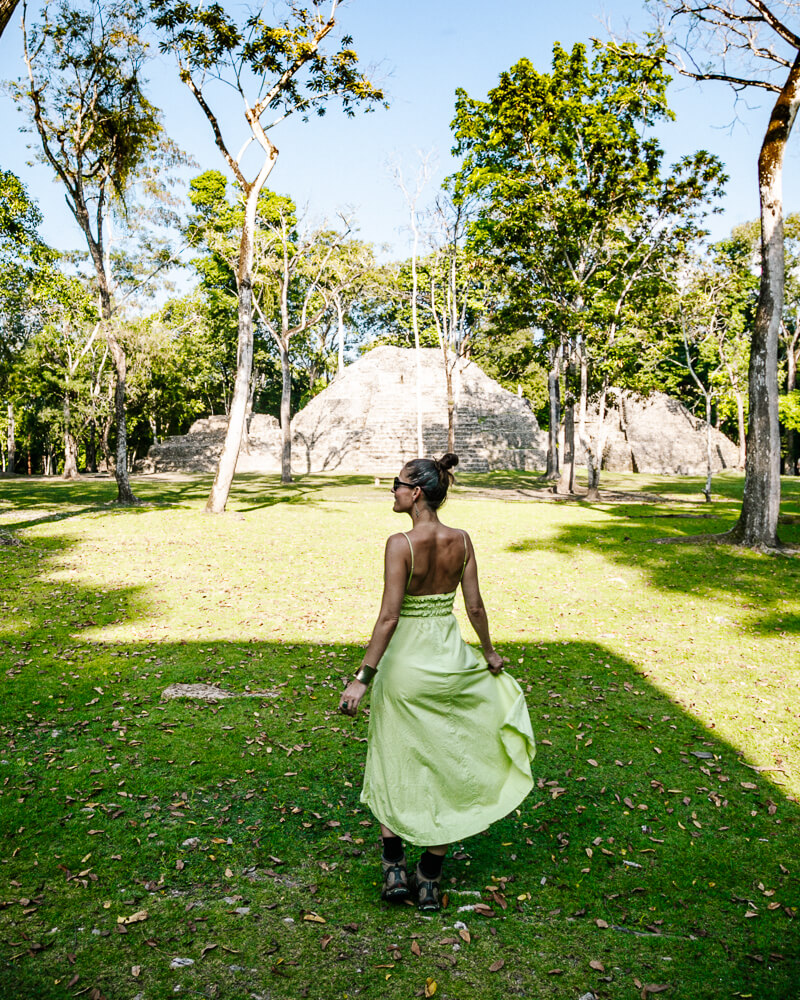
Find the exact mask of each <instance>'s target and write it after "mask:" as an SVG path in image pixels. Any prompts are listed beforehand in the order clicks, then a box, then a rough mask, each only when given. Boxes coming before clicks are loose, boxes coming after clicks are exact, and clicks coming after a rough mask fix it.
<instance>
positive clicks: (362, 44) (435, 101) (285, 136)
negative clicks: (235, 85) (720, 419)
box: [0, 0, 800, 255]
mask: <svg viewBox="0 0 800 1000" xmlns="http://www.w3.org/2000/svg"><path fill="white" fill-rule="evenodd" d="M36 6H37V4H36V3H35V0H34V2H33V3H32V4H31V7H32V8H33V9H35V8H36ZM18 13H19V12H18ZM340 16H341V25H342V29H343V30H344V31H346V32H347V33H348V34H351V35H352V36H353V39H354V47H355V48H356V50H357V51H358V53H359V56H360V58H361V62H362V64H363V65H364V66H365V67H368V68H370V69H371V72H372V75H373V77H374V78H377V80H378V81H379V82H380V83H381V85H382V86H383V87H384V88H385V90H386V92H387V95H388V97H389V100H390V104H391V107H390V109H389V110H388V111H385V110H378V111H375V112H373V113H372V114H368V115H363V114H359V115H357V117H356V118H355V119H346V118H345V117H344V116H343V115H342V114H341V113H340V112H339V111H338V110H337V109H336V108H334V107H331V109H330V111H329V112H328V114H327V116H326V117H325V118H324V119H313V120H312V121H311V122H309V123H308V124H307V125H304V124H302V123H301V122H299V121H297V122H294V121H291V120H290V121H287V122H285V123H283V124H281V125H280V126H279V127H278V128H277V129H276V130H275V131H274V133H273V139H274V141H275V142H276V144H277V146H278V148H279V149H280V157H279V160H278V163H277V165H276V167H275V169H274V170H273V172H272V175H271V177H270V180H269V185H270V186H271V187H272V188H273V189H274V190H276V191H278V192H280V193H284V194H288V195H290V196H291V197H292V198H294V199H295V201H296V202H297V203H298V204H300V205H307V206H308V211H309V214H310V216H312V217H314V218H321V217H326V216H327V217H331V216H333V215H334V213H335V212H336V211H337V210H339V209H352V210H354V212H355V216H356V219H357V221H358V224H359V229H360V235H361V236H362V238H364V239H367V240H370V241H372V242H374V243H376V244H388V245H389V247H390V249H391V252H392V253H393V254H397V255H400V254H404V253H405V252H406V249H407V246H408V241H409V237H408V233H407V232H406V230H405V228H404V227H405V223H406V219H407V209H406V207H405V203H404V201H403V196H402V194H401V193H400V191H399V190H398V189H397V187H396V185H395V182H394V181H393V180H392V178H391V176H390V172H389V163H390V162H391V161H392V160H399V161H400V162H402V163H403V164H404V169H405V171H406V173H407V174H409V175H412V174H413V173H414V172H415V171H416V169H417V165H418V163H419V154H420V152H422V153H430V154H432V157H433V159H434V161H435V162H436V164H437V169H436V172H435V175H434V177H433V179H432V181H431V182H430V184H429V186H428V188H427V189H426V192H425V194H424V195H423V198H422V202H425V201H428V200H430V199H431V198H432V197H433V195H434V194H435V190H436V187H437V186H438V183H439V182H440V181H441V179H442V178H443V177H445V176H446V175H447V174H448V173H449V172H451V170H452V169H453V166H454V161H453V160H452V159H451V157H450V146H451V144H452V138H451V133H450V127H449V126H450V121H451V120H452V117H453V107H454V93H455V90H456V88H457V87H463V88H464V89H465V90H466V91H467V92H468V93H469V94H470V95H471V96H473V97H485V96H486V93H487V91H488V90H489V89H491V88H492V87H493V86H494V85H495V83H496V82H497V78H498V76H499V74H500V73H501V72H502V71H503V70H504V69H507V68H509V67H510V66H511V65H513V63H514V62H516V61H517V60H518V59H520V58H522V57H527V58H529V59H530V60H531V61H532V62H533V63H534V65H535V66H536V67H537V68H538V69H540V70H542V71H544V70H546V69H548V68H549V64H550V57H551V52H552V46H553V43H554V42H556V41H559V42H561V44H562V45H564V46H565V47H570V46H571V45H572V44H573V43H574V42H576V41H587V40H588V39H589V38H590V37H592V36H596V37H601V38H602V37H606V34H607V31H606V27H607V26H610V27H611V28H612V30H613V31H614V32H615V33H616V34H623V33H624V32H625V31H626V28H627V27H630V28H631V30H634V31H635V30H641V29H642V28H644V27H646V26H647V25H648V24H649V23H650V22H649V19H648V15H647V13H646V11H645V9H644V6H643V4H642V3H641V2H636V0H608V2H607V3H606V4H605V5H601V4H599V3H596V2H591V0H562V2H561V3H558V4H553V3H551V2H549V0H548V2H545V0H493V2H492V3H487V2H485V0H484V2H481V3H479V2H477V0H425V2H423V0H404V2H402V3H399V2H396V0H350V2H348V3H347V4H346V5H345V6H344V7H342V8H341V13H340ZM18 20H19V17H18V15H15V22H18ZM21 47H22V46H21V37H20V32H19V30H18V28H17V26H16V23H15V24H14V25H13V26H10V27H9V28H8V29H7V30H6V33H5V35H4V36H3V37H2V39H0V67H2V71H1V72H0V75H2V77H4V78H10V77H16V76H19V75H22V74H23V73H24V64H23V62H22V58H21ZM150 79H151V83H152V86H151V88H150V96H151V99H152V100H153V101H154V103H155V104H157V105H159V106H160V107H162V108H163V110H164V114H165V123H166V126H167V129H168V131H169V133H170V134H171V136H172V137H173V138H174V139H175V140H176V141H177V142H178V143H179V145H181V146H182V147H183V148H184V149H185V150H186V151H187V152H189V153H191V154H192V155H193V156H194V157H195V159H196V160H197V161H198V163H199V165H200V169H210V168H216V169H223V162H222V159H221V156H220V154H219V152H218V151H217V149H216V147H215V146H214V144H213V141H212V138H211V131H210V128H209V126H208V123H207V122H206V120H205V118H204V117H203V115H202V113H201V112H200V110H199V108H197V106H196V105H195V103H194V99H193V98H192V97H191V95H190V94H189V92H188V90H187V89H186V87H185V86H184V85H182V84H181V83H180V82H179V81H178V79H177V75H176V74H175V70H174V65H173V64H172V62H171V60H170V58H169V57H162V56H159V57H158V59H157V61H156V63H155V64H154V65H153V67H152V69H151V72H150ZM225 99H226V101H227V102H228V106H229V107H230V113H229V115H223V116H222V117H223V119H225V118H226V117H227V118H228V121H229V123H230V126H231V128H232V130H233V134H234V135H235V136H238V135H240V134H241V127H240V126H239V125H238V123H239V121H240V119H241V112H240V109H239V106H238V104H237V103H236V101H235V99H234V97H233V96H232V92H231V96H230V97H226V98H225ZM772 100H773V97H772V95H770V94H766V93H763V92H761V91H753V92H752V93H751V94H749V95H748V98H747V102H746V103H745V102H742V101H740V102H739V103H738V105H737V106H736V108H735V107H734V96H733V93H732V91H731V90H730V89H729V88H728V87H727V86H726V85H724V84H721V83H706V84H703V85H697V84H694V83H692V82H691V81H687V80H682V79H678V80H676V81H675V82H674V83H673V85H672V91H671V104H672V107H673V110H674V111H675V112H676V114H677V120H676V121H675V122H673V123H671V124H668V125H665V126H663V127H661V128H660V130H659V133H658V134H659V136H660V138H661V141H662V144H663V145H664V147H665V150H666V157H667V159H668V160H669V161H670V162H671V161H673V160H675V159H677V158H678V157H679V156H681V155H682V154H684V153H688V152H691V151H693V150H695V149H698V148H701V147H704V148H706V149H709V150H710V151H712V152H714V153H716V154H717V155H718V156H719V157H720V158H721V159H722V161H723V162H724V163H725V165H726V169H727V172H728V173H729V174H730V177H731V179H730V181H729V183H728V186H727V194H726V197H725V200H724V203H723V204H724V213H723V215H721V216H717V217H715V218H713V219H712V220H711V228H712V235H713V236H714V237H715V238H719V237H721V236H723V235H725V234H726V233H727V232H728V231H729V230H730V229H731V228H732V227H733V226H734V225H736V224H738V223H740V222H744V221H747V220H749V219H753V218H756V217H757V215H758V187H757V182H756V158H757V155H758V149H759V146H760V143H761V138H762V136H763V132H764V127H765V124H766V121H767V119H768V116H769V107H770V104H771V102H772ZM218 106H219V105H218ZM222 106H224V105H222ZM737 113H738V115H739V117H740V119H741V120H740V121H738V122H736V124H735V125H733V126H732V127H731V123H732V122H733V120H734V117H735V115H736V114H737ZM20 123H21V116H20V115H19V114H18V113H17V112H16V110H15V109H14V107H13V104H12V102H11V100H10V98H9V97H8V95H7V94H5V93H3V94H1V95H0V127H1V128H2V134H3V135H5V137H6V140H5V143H4V144H3V149H2V150H0V166H2V167H3V168H4V169H7V170H13V171H14V172H15V173H17V174H19V176H20V177H21V178H22V179H23V181H24V182H25V184H26V185H27V186H28V189H29V191H30V192H31V194H32V195H33V196H34V197H35V198H36V199H37V201H38V202H39V204H40V207H41V208H42V210H43V212H44V214H45V225H44V228H43V235H44V237H45V239H46V240H48V241H49V242H50V243H51V244H52V245H54V246H56V247H58V248H60V249H70V248H74V247H82V243H81V240H80V236H79V234H78V232H77V227H76V225H75V223H74V221H73V220H72V217H71V216H70V214H69V213H68V211H67V209H66V207H65V205H64V201H63V195H62V193H61V191H60V190H59V188H58V186H57V185H56V184H55V183H54V182H53V180H52V178H51V174H50V172H49V170H48V169H47V168H45V167H44V166H41V165H35V166H28V165H26V164H27V161H29V160H30V159H31V152H29V151H28V150H27V149H26V148H25V144H26V142H27V141H29V138H28V137H27V136H25V135H21V134H20V133H19V132H18V131H17V129H18V127H19V125H20ZM231 146H233V147H234V149H238V144H237V143H236V142H235V141H231ZM799 165H800V143H798V139H797V136H796V135H795V136H794V137H793V139H792V142H791V144H790V148H789V152H788V155H787V160H786V165H785V177H784V203H785V207H786V210H787V211H797V210H800V170H798V166H799Z"/></svg>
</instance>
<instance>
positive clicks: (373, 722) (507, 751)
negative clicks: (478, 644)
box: [361, 595, 536, 846]
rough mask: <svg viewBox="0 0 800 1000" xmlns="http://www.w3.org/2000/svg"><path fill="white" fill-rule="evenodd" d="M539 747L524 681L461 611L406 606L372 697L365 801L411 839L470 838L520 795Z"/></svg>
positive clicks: (434, 841)
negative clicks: (413, 612)
mask: <svg viewBox="0 0 800 1000" xmlns="http://www.w3.org/2000/svg"><path fill="white" fill-rule="evenodd" d="M434 596H435V597H437V598H438V597H444V596H450V595H434ZM406 600H407V601H408V600H409V599H408V598H406ZM419 600H422V599H421V598H420V599H419ZM429 600H430V599H429ZM404 607H405V605H404ZM450 607H451V608H452V599H451V602H450ZM535 752H536V745H535V742H534V736H533V731H532V729H531V722H530V717H529V715H528V709H527V706H526V704H525V696H524V695H523V693H522V689H521V688H520V686H519V684H518V683H517V682H516V681H515V680H514V678H513V677H511V676H510V675H509V674H507V673H505V671H504V672H502V673H501V674H499V675H498V676H494V675H493V674H491V673H490V672H489V670H488V669H487V666H486V661H485V660H484V658H483V656H482V655H481V654H480V653H477V652H476V651H475V650H474V649H472V647H471V646H468V645H467V644H466V643H465V642H464V641H463V639H462V637H461V631H460V629H459V627H458V622H457V621H456V619H455V617H454V616H453V614H452V613H449V614H436V615H435V616H433V617H413V616H406V615H401V618H400V620H399V622H398V625H397V628H396V630H395V632H394V635H393V636H392V639H391V642H390V643H389V646H388V648H387V650H386V652H385V654H384V656H383V658H382V659H381V661H380V664H379V668H378V674H377V676H376V677H375V680H374V682H373V688H372V695H371V702H370V717H369V740H368V746H367V761H366V767H365V773H364V787H363V789H362V792H361V801H362V802H363V803H365V804H366V805H367V806H368V807H369V808H370V810H371V811H372V813H373V815H374V816H375V817H376V818H377V819H378V820H379V821H380V822H381V823H383V824H384V826H387V827H389V829H391V830H393V831H394V833H396V834H397V835H398V836H400V837H402V838H403V839H404V840H407V841H409V842H410V843H412V844H416V845H421V846H433V845H437V844H449V843H452V842H453V841H456V840H462V839H463V838H465V837H469V836H471V835H472V834H475V833H480V832H481V831H482V830H485V829H486V827H487V826H489V824H490V823H493V822H494V821H495V820H497V819H500V818H502V817H503V816H505V815H507V814H508V813H509V812H511V811H512V810H513V809H515V808H516V807H517V806H518V805H519V804H520V803H521V802H522V800H523V799H524V798H525V796H526V795H527V794H528V792H529V791H530V790H531V788H532V787H533V779H532V777H531V766H530V765H531V761H532V760H533V757H534V754H535Z"/></svg>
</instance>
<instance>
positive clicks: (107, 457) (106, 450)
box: [100, 413, 114, 475]
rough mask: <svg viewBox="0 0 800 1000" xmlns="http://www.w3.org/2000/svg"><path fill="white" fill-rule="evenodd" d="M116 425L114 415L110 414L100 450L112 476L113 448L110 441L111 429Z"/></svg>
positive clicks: (107, 469)
mask: <svg viewBox="0 0 800 1000" xmlns="http://www.w3.org/2000/svg"><path fill="white" fill-rule="evenodd" d="M113 425H114V414H113V413H109V415H108V416H107V417H106V419H105V421H104V422H103V433H102V434H101V435H100V450H101V451H102V452H103V461H104V462H105V463H106V472H107V473H109V475H110V474H111V469H112V462H111V448H110V446H109V443H108V439H109V437H110V435H111V428H112V427H113Z"/></svg>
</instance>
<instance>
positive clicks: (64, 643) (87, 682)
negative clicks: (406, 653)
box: [0, 473, 800, 1000]
mask: <svg viewBox="0 0 800 1000" xmlns="http://www.w3.org/2000/svg"><path fill="white" fill-rule="evenodd" d="M702 485H703V483H702V481H701V480H699V479H685V480H674V479H668V478H657V477H652V476H635V475H627V476H622V475H619V476H607V477H605V478H604V482H603V488H604V489H613V490H615V491H617V492H616V494H614V495H605V496H604V502H602V503H594V504H587V503H581V502H567V503H565V502H538V501H537V500H536V499H535V496H536V490H537V489H538V480H537V478H536V477H535V476H531V475H524V474H514V473H502V474H500V473H494V474H491V475H482V476H478V475H474V476H467V475H465V476H462V477H460V485H459V487H458V488H457V489H456V490H455V491H454V494H453V496H452V498H451V500H450V501H449V502H448V505H447V507H446V508H445V510H444V511H443V519H444V520H445V521H448V522H449V523H453V524H457V525H459V526H462V527H465V528H467V529H468V530H469V531H470V532H471V534H472V537H473V539H474V541H475V544H476V547H477V551H478V558H479V565H480V571H481V581H482V588H483V591H484V596H485V598H486V601H487V605H488V607H489V610H490V621H491V623H492V631H493V634H494V637H495V641H496V643H497V645H498V647H499V648H500V649H501V650H502V652H503V653H504V654H505V655H506V656H508V657H509V659H510V660H511V666H512V669H513V672H514V673H515V675H516V676H517V677H518V679H519V680H520V682H521V683H522V684H523V686H524V688H525V689H526V691H527V698H528V703H529V707H530V711H531V717H532V719H533V723H534V729H535V731H536V735H537V739H538V741H539V749H538V753H537V757H536V760H535V762H534V775H535V778H536V781H537V787H536V789H535V790H534V792H533V793H532V794H531V795H530V796H529V798H528V799H527V800H526V802H525V803H524V804H523V805H522V807H521V808H520V810H519V811H518V813H515V814H512V815H511V816H509V817H507V818H506V819H504V820H503V821H501V822H500V823H497V824H496V825H495V826H493V827H492V828H491V829H490V830H489V831H488V833H486V834H484V835H481V836H478V837H474V838H471V839H470V840H467V841H465V842H464V843H463V844H461V845H454V848H453V851H454V852H455V854H454V856H452V857H451V858H449V859H448V861H447V863H446V870H445V878H446V885H447V889H448V897H449V898H448V906H447V907H446V909H445V910H444V911H443V912H442V913H441V914H437V915H435V916H433V917H423V916H422V915H420V914H419V913H418V912H417V911H416V909H415V908H413V907H410V906H409V907H399V908H390V907H388V906H386V905H385V904H382V903H381V902H380V901H379V899H378V870H379V869H378V850H379V848H378V834H379V831H378V827H377V825H376V824H375V822H374V821H373V820H372V818H371V817H370V816H369V814H368V813H366V812H365V811H364V809H363V807H361V806H360V804H359V797H358V796H359V788H360V775H361V767H362V762H363V759H364V753H365V746H364V741H365V737H366V725H367V723H366V719H365V718H364V717H363V716H362V717H359V718H358V719H356V720H354V721H353V720H349V719H344V718H343V717H341V716H340V715H339V714H338V713H337V712H336V705H337V696H338V693H339V691H340V690H341V687H342V684H343V679H344V678H345V677H347V676H348V675H349V674H350V673H351V672H352V671H353V669H354V668H355V667H356V666H357V664H358V663H359V662H360V656H361V651H362V649H363V646H364V643H365V642H366V639H367V637H368V635H369V631H370V628H371V626H372V622H373V620H374V616H375V613H376V611H377V607H378V601H379V597H380V584H381V559H382V552H383V541H384V539H385V537H386V535H387V534H388V533H390V532H391V531H396V530H399V529H400V528H401V527H405V525H404V524H402V523H401V522H400V520H399V519H398V518H397V517H396V516H395V515H393V514H392V512H391V501H390V498H389V494H388V482H384V483H382V485H381V486H380V487H376V486H375V485H374V483H373V481H372V479H370V478H367V477H350V478H345V477H327V478H326V477H315V476H312V477H306V478H303V479H301V480H299V481H298V482H297V483H296V484H294V485H292V486H288V487H285V486H281V485H280V483H278V482H277V480H276V479H275V478H271V477H255V476H249V477H248V476H242V477H240V478H238V479H237V482H236V484H235V490H234V494H233V496H232V501H231V504H230V507H229V509H230V513H229V514H227V515H225V516H223V517H210V516H207V515H205V514H203V513H202V506H203V503H204V501H205V497H206V494H207V490H208V486H209V479H208V478H207V477H174V478H172V479H169V478H164V479H159V478H155V477H153V478H149V479H141V480H137V481H136V483H135V488H136V492H137V493H138V494H139V495H140V496H141V497H142V498H143V499H144V500H145V501H147V503H146V505H144V506H141V507H138V508H135V509H132V510H121V509H118V508H116V507H114V506H113V505H112V504H110V501H111V500H112V499H113V496H114V494H115V489H114V486H113V483H110V482H109V481H107V480H101V479H86V480H83V481H81V482H79V483H75V484H66V483H62V482H59V481H52V482H48V481H45V480H27V479H22V478H20V479H6V480H0V531H4V532H5V533H6V535H11V536H13V537H14V538H16V539H18V540H19V541H20V542H22V544H20V545H13V546H3V547H2V548H0V560H1V562H0V664H1V665H2V674H0V677H2V684H3V688H2V691H3V697H2V701H1V702H0V792H1V793H2V797H0V821H1V823H2V826H1V827H0V832H1V833H2V841H0V992H2V995H3V996H13V997H15V998H16V997H19V998H37V1000H38V998H42V1000H44V998H51V997H52V998H63V997H72V996H85V997H93V996H94V997H99V996H104V997H107V998H109V1000H116V998H126V1000H128V998H129V1000H133V998H136V997H138V998H140V1000H160V998H163V997H167V996H173V995H178V996H180V995H185V996H201V997H220V998H230V1000H240V998H248V997H254V998H267V997H269V998H273V1000H279V998H292V1000H294V998H296V997H302V996H307V997H312V998H326V1000H327V998H345V997H346V998H354V997H376V998H377V997H380V998H386V1000H392V998H407V997H408V998H410V997H415V996H423V995H424V993H425V990H426V983H427V984H428V986H427V988H428V992H429V993H430V992H431V990H432V985H431V984H432V983H433V982H435V983H436V992H435V996H436V997H437V998H442V1000H490V998H491V1000H494V998H497V997H501V996H520V997H535V998H537V1000H540V998H553V1000H556V998H558V1000H561V998H570V1000H577V998H578V997H580V996H582V995H584V994H586V993H587V992H590V991H591V992H592V993H593V994H594V995H595V996H596V997H598V998H626V997H631V998H634V997H638V996H640V995H641V994H642V993H643V991H645V992H644V995H645V997H647V996H648V995H650V994H648V992H646V990H645V988H646V987H647V986H664V987H666V989H665V990H664V991H663V995H664V996H666V997H667V998H669V1000H703V998H708V1000H711V998H714V1000H716V998H721V997H753V998H754V1000H770V998H773V1000H790V998H795V997H797V996H798V995H800V989H799V988H798V983H799V982H800V944H798V941H799V940H800V934H799V933H798V906H800V888H799V887H800V877H799V876H800V836H798V830H799V829H800V828H799V827H798V821H800V807H799V806H798V796H799V795H800V746H799V744H800V727H798V716H800V690H799V688H800V663H799V662H798V637H799V633H800V586H799V584H800V562H798V560H796V559H785V558H775V557H764V556H757V555H754V554H752V553H750V552H747V551H739V550H736V549H732V548H729V547H719V546H709V545H703V544H682V545H663V544H658V543H656V542H655V539H657V538H664V537H675V538H681V537H685V536H686V535H690V534H695V533H701V532H702V533H705V532H712V531H718V530H722V529H724V528H725V527H727V526H729V525H730V524H731V523H732V520H733V518H734V517H735V515H736V511H737V508H738V503H739V501H740V498H741V489H742V480H741V478H740V477H737V476H734V475H728V476H722V477H718V478H717V479H715V483H714V491H715V492H714V497H715V499H714V503H713V504H711V505H708V504H705V503H704V502H703V498H702V494H701V489H702ZM638 494H642V496H641V497H640V496H638ZM782 513H783V515H784V517H785V519H786V523H785V524H783V525H782V528H781V531H782V536H783V537H784V539H785V540H786V541H788V542H793V543H795V544H798V543H799V542H800V526H799V525H800V517H799V516H798V515H800V484H799V483H797V482H794V481H791V480H784V500H783V506H782ZM707 515H711V516H710V517H709V516H707ZM459 617H460V619H461V621H462V628H463V629H464V633H465V635H467V636H468V635H469V629H468V626H467V625H466V620H465V617H464V615H463V613H462V612H460V611H459ZM177 681H180V682H194V681H205V682H208V683H220V684H221V685H222V686H223V687H226V688H229V689H231V690H234V691H244V690H245V689H246V688H248V687H249V688H250V689H252V690H254V691H259V692H263V695H262V696H261V697H258V698H248V699H241V700H238V699H237V700H235V701H221V702H220V703H218V704H217V705H203V704H195V703H186V702H168V703H165V702H162V701H161V692H162V691H163V690H164V688H165V687H166V686H167V685H168V684H169V683H172V682H177ZM489 887H494V891H493V892H492V891H490V888H489ZM481 901H482V902H484V903H487V904H489V905H490V906H491V908H492V910H493V911H494V914H495V915H494V916H485V915H481V914H480V913H479V912H476V911H475V910H474V909H469V910H464V911H461V910H460V908H461V907H464V906H474V905H475V904H476V903H479V902H481ZM237 910H238V911H241V912H237ZM143 911H146V913H147V917H146V919H141V920H135V921H131V922H129V923H127V924H125V923H120V920H121V919H125V918H130V917H131V916H133V915H135V914H140V913H142V912H143ZM315 917H319V918H321V920H324V923H322V922H320V920H317V919H315ZM307 918H308V919H307ZM456 921H461V922H463V924H465V925H466V928H467V932H468V933H467V934H466V936H467V937H469V941H467V940H465V939H464V936H462V935H461V934H459V929H458V928H456V927H455V926H454V924H455V923H456ZM462 930H463V928H462ZM417 952H418V953H417ZM176 958H184V959H191V960H192V961H193V964H191V965H188V966H185V967H182V968H176V969H173V968H171V963H172V962H173V960H174V959H176ZM501 962H502V964H499V963H501ZM590 963H594V965H592V964H590ZM492 970H494V971H492ZM176 988H178V989H177V990H176ZM653 995H656V994H653Z"/></svg>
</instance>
